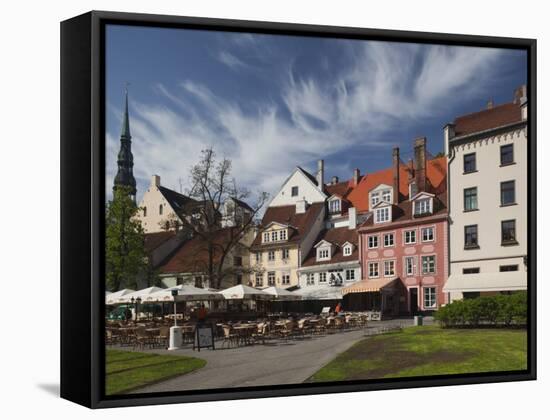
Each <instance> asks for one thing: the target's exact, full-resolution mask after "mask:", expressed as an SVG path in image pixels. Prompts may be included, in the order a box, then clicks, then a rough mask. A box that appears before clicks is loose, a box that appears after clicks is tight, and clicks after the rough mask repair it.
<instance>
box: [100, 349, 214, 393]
mask: <svg viewBox="0 0 550 420" xmlns="http://www.w3.org/2000/svg"><path fill="white" fill-rule="evenodd" d="M106 356H107V366H106V374H107V377H106V384H105V387H106V394H107V395H113V394H120V393H124V392H128V391H131V390H133V389H136V388H140V387H142V386H145V385H148V384H151V383H155V382H159V381H162V380H165V379H168V378H171V377H174V376H178V375H183V374H185V373H189V372H192V371H194V370H196V369H200V368H201V367H203V366H204V365H206V361H205V360H202V359H197V358H195V357H184V356H171V355H169V356H167V355H159V354H153V353H137V352H132V351H121V350H107V351H106Z"/></svg>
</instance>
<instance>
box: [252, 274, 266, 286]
mask: <svg viewBox="0 0 550 420" xmlns="http://www.w3.org/2000/svg"><path fill="white" fill-rule="evenodd" d="M255 277H256V278H255V279H254V280H255V283H254V284H255V286H256V287H260V286H263V285H264V273H256V276H255Z"/></svg>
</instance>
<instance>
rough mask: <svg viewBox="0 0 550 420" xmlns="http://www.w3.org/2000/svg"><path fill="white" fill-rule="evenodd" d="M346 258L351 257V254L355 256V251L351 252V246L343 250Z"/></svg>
mask: <svg viewBox="0 0 550 420" xmlns="http://www.w3.org/2000/svg"><path fill="white" fill-rule="evenodd" d="M342 253H343V254H344V257H349V256H350V255H351V254H353V251H352V250H351V245H346V246H345V247H344V249H343V252H342Z"/></svg>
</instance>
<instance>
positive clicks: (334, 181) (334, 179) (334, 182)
mask: <svg viewBox="0 0 550 420" xmlns="http://www.w3.org/2000/svg"><path fill="white" fill-rule="evenodd" d="M332 184H333V185H334V184H338V177H337V176H333V177H332Z"/></svg>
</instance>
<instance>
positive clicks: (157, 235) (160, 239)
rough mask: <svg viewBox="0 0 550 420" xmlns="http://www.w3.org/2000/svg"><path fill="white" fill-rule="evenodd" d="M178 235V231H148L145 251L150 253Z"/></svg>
mask: <svg viewBox="0 0 550 420" xmlns="http://www.w3.org/2000/svg"><path fill="white" fill-rule="evenodd" d="M174 236H176V232H174V231H173V230H169V231H166V232H154V233H146V234H145V235H144V237H145V252H147V253H150V252H152V251H154V250H155V249H157V248H158V247H159V246H161V245H162V244H163V243H164V242H166V241H167V240H169V239H171V238H173V237H174Z"/></svg>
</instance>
